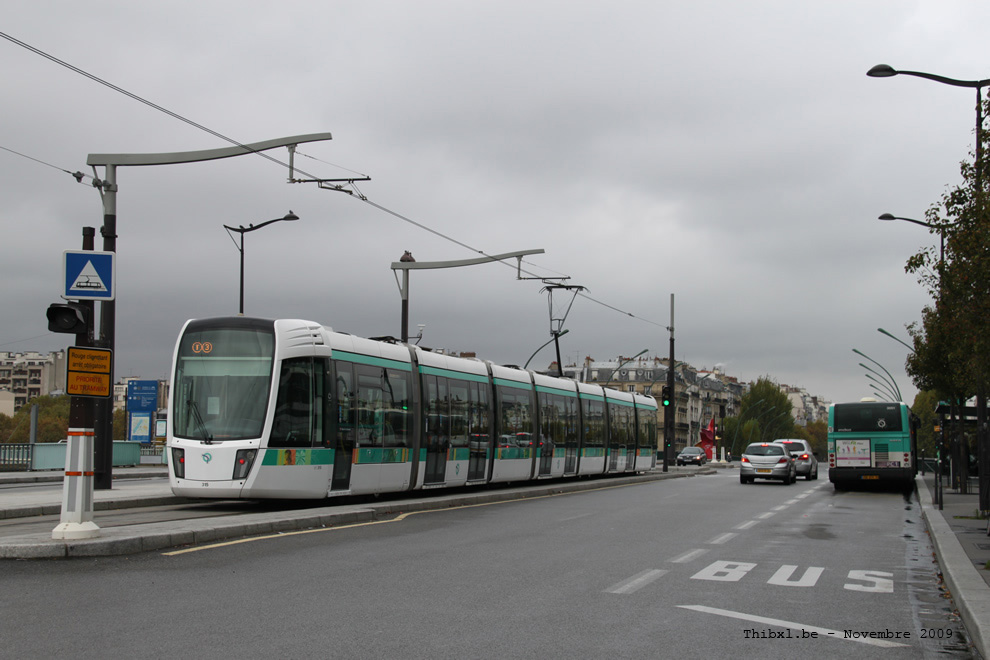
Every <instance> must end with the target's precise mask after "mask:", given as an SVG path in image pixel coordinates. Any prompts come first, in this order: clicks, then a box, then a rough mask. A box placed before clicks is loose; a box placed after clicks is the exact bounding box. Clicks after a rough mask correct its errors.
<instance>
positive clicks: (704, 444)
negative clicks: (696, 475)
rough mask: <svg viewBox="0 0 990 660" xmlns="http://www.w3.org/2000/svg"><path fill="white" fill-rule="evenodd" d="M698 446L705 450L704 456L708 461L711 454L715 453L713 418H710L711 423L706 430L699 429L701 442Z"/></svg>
mask: <svg viewBox="0 0 990 660" xmlns="http://www.w3.org/2000/svg"><path fill="white" fill-rule="evenodd" d="M698 446H699V447H701V448H702V449H704V450H705V455H706V456H708V460H711V459H712V454H714V452H715V416H714V415H713V416H712V421H710V422H709V423H708V428H707V429H701V442H699V443H698Z"/></svg>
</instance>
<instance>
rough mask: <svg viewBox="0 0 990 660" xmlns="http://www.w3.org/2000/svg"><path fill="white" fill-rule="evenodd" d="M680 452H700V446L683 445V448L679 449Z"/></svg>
mask: <svg viewBox="0 0 990 660" xmlns="http://www.w3.org/2000/svg"><path fill="white" fill-rule="evenodd" d="M681 453H682V454H700V453H701V448H700V447H685V448H684V449H682V450H681Z"/></svg>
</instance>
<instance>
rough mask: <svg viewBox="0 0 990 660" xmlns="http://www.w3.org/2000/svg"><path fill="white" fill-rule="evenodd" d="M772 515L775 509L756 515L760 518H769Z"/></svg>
mask: <svg viewBox="0 0 990 660" xmlns="http://www.w3.org/2000/svg"><path fill="white" fill-rule="evenodd" d="M772 515H773V511H768V512H767V513H761V514H760V515H758V516H756V517H757V518H759V519H760V520H766V519H767V518H769V517H770V516H772Z"/></svg>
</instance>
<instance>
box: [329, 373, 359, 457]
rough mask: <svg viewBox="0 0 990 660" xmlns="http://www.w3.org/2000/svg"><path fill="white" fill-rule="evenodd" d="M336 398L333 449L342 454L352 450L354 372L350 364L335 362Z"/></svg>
mask: <svg viewBox="0 0 990 660" xmlns="http://www.w3.org/2000/svg"><path fill="white" fill-rule="evenodd" d="M335 369H336V382H335V383H334V391H335V393H336V398H337V441H336V443H335V445H334V446H335V447H336V448H337V449H339V450H341V451H344V452H350V451H351V449H353V448H354V425H355V420H354V397H355V392H354V372H353V365H352V364H351V363H350V362H339V361H338V362H335Z"/></svg>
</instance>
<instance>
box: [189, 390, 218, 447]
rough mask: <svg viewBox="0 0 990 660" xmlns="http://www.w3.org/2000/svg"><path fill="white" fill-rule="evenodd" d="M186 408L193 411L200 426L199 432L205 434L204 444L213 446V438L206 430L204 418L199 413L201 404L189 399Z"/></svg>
mask: <svg viewBox="0 0 990 660" xmlns="http://www.w3.org/2000/svg"><path fill="white" fill-rule="evenodd" d="M186 407H187V408H188V409H189V410H191V411H192V413H193V417H194V418H195V419H196V424H198V425H199V431H200V433H202V434H203V444H207V445H212V444H213V436H212V435H211V434H210V432H209V431H208V430H207V429H206V422H204V421H203V416H202V415H201V414H200V413H199V404H198V403H196V401H195V400H193V399H189V400H188V401H186Z"/></svg>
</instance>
